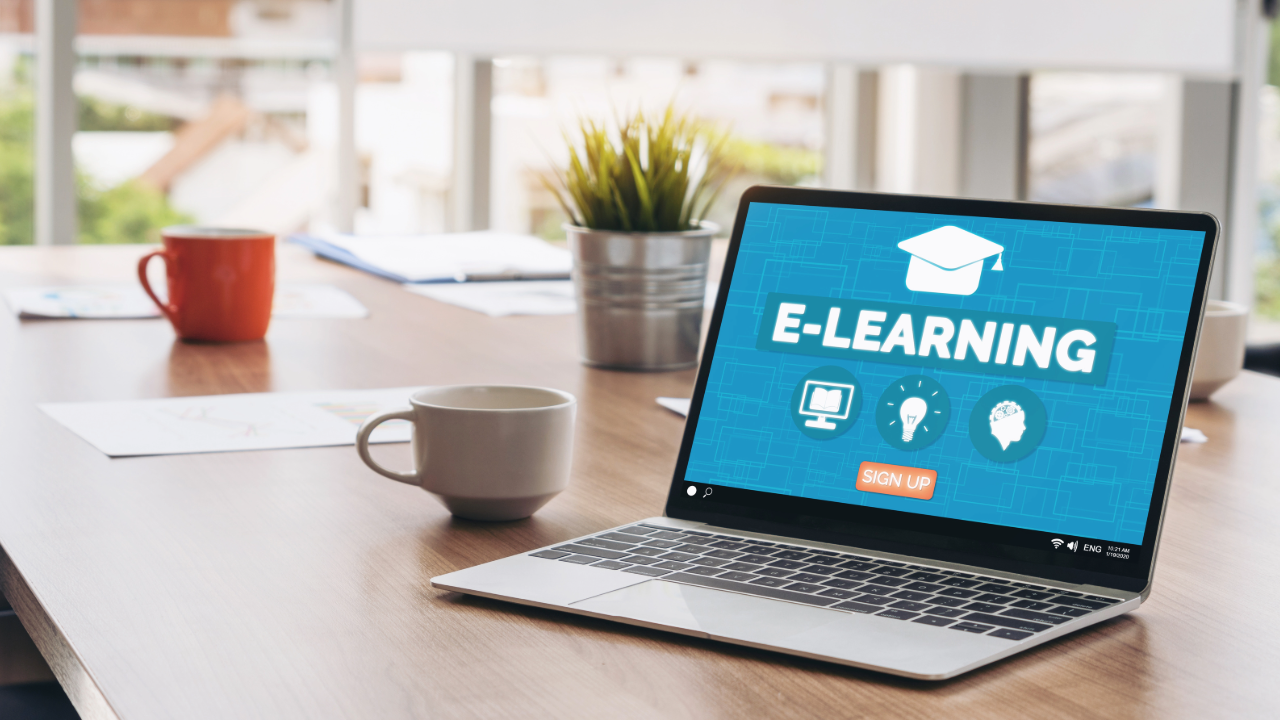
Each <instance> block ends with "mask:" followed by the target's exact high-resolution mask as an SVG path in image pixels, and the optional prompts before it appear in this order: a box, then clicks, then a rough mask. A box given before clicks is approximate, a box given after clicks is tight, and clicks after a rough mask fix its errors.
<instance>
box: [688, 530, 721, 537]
mask: <svg viewBox="0 0 1280 720" xmlns="http://www.w3.org/2000/svg"><path fill="white" fill-rule="evenodd" d="M684 534H685V535H697V536H698V537H705V538H710V537H715V535H712V534H711V533H704V532H698V531H697V530H685V531H684Z"/></svg>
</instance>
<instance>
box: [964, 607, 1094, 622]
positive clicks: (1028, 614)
mask: <svg viewBox="0 0 1280 720" xmlns="http://www.w3.org/2000/svg"><path fill="white" fill-rule="evenodd" d="M975 609H976V608H975ZM1000 614H1001V615H1004V616H1006V617H1015V618H1020V619H1022V620H1034V621H1035V622H1042V623H1049V624H1050V625H1061V624H1062V623H1064V622H1071V618H1069V617H1063V616H1061V615H1050V614H1048V613H1041V612H1032V611H1031V610H1019V609H1017V608H1008V609H1004V612H1002V613H1000Z"/></svg>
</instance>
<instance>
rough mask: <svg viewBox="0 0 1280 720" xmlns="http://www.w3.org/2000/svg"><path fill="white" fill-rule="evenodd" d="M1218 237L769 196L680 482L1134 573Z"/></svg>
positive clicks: (745, 504)
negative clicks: (1207, 263)
mask: <svg viewBox="0 0 1280 720" xmlns="http://www.w3.org/2000/svg"><path fill="white" fill-rule="evenodd" d="M1166 217H1167V216H1166ZM1205 243H1206V233H1205V232H1204V231H1203V230H1187V229H1169V228H1167V227H1165V228H1146V227H1134V226H1120V225H1101V224H1084V223H1071V222H1059V221H1053V222H1051V221H1046V220H1034V219H1009V218H1000V217H980V216H972V215H941V214H934V213H920V212H903V211H891V210H872V209H859V208H843V207H819V206H805V205H788V204H778V203H766V202H751V203H750V204H749V205H748V206H747V209H746V217H745V221H744V222H743V224H742V227H741V237H740V240H739V243H738V246H737V248H736V255H735V257H734V258H733V267H732V277H731V282H730V284H729V286H728V292H727V296H726V297H725V298H724V303H725V304H724V307H723V314H722V316H721V322H720V324H719V326H718V328H717V330H716V332H715V333H714V335H715V340H714V348H712V349H711V351H710V352H707V353H706V354H707V355H708V356H709V357H710V358H711V361H710V365H709V368H707V369H706V371H705V372H706V379H705V389H704V394H703V396H702V398H701V403H700V407H699V409H698V412H697V414H696V417H694V418H693V420H691V422H693V423H694V425H693V427H692V437H691V440H690V439H689V438H686V446H687V447H686V452H687V455H686V456H684V457H682V466H683V470H684V473H683V477H682V478H679V476H677V477H678V482H677V487H676V488H673V494H672V498H673V502H678V503H683V504H684V505H685V506H691V507H697V506H696V503H697V502H698V501H702V502H703V505H702V507H703V508H707V509H711V508H713V507H718V508H720V509H721V510H722V511H729V512H734V507H736V508H737V509H738V510H739V511H740V510H743V509H749V508H754V509H755V510H756V512H757V515H758V516H760V517H767V515H768V513H770V512H772V511H774V510H776V509H779V508H783V509H788V510H789V511H790V513H791V514H792V515H793V516H794V517H802V518H803V517H823V516H825V517H833V518H842V519H844V520H846V521H849V524H848V525H847V527H852V528H855V529H856V531H857V532H859V533H866V534H868V535H870V536H873V537H874V536H875V535H876V532H875V530H876V528H880V529H882V530H884V531H886V532H887V533H888V534H885V535H884V537H892V538H896V539H898V540H903V539H907V540H909V541H911V542H919V543H922V544H924V545H933V546H935V547H939V548H951V549H954V550H961V551H966V552H977V553H979V554H983V553H986V554H995V555H1002V556H1005V557H1010V558H1015V559H1021V560H1024V561H1030V562H1041V563H1049V564H1053V565H1057V566H1062V567H1068V568H1071V567H1074V568H1087V569H1091V570H1094V571H1098V572H1106V573H1118V574H1131V573H1132V572H1133V571H1136V570H1137V569H1138V568H1137V566H1138V565H1140V564H1141V563H1140V560H1141V558H1142V555H1143V549H1144V548H1143V546H1144V542H1149V541H1150V539H1151V538H1149V537H1148V520H1149V518H1150V515H1151V513H1152V512H1153V503H1152V498H1153V492H1154V491H1155V490H1156V487H1157V482H1158V479H1159V475H1160V472H1161V459H1162V453H1163V450H1164V448H1165V447H1166V442H1165V441H1166V438H1167V435H1168V430H1169V429H1170V424H1171V423H1172V424H1176V423H1177V419H1178V417H1179V413H1180V412H1181V406H1180V405H1179V406H1178V407H1174V405H1173V404H1174V402H1175V397H1176V398H1177V399H1178V402H1179V403H1180V401H1181V393H1180V392H1175V383H1176V382H1177V381H1178V378H1179V367H1180V362H1181V361H1182V360H1183V352H1184V344H1185V343H1184V341H1185V339H1186V335H1187V333H1188V328H1189V327H1190V328H1191V329H1192V330H1194V328H1195V324H1194V322H1190V323H1189V321H1190V320H1191V313H1192V312H1193V310H1195V311H1196V312H1197V314H1198V307H1199V306H1198V304H1196V303H1194V302H1193V300H1195V298H1196V296H1197V279H1198V275H1199V273H1200V270H1201V263H1202V256H1203V255H1204V252H1203V251H1204V249H1205ZM1184 372H1185V370H1184ZM1184 377H1185V376H1184ZM1170 447H1171V446H1170ZM1165 467H1166V468H1167V461H1166V464H1165ZM681 482H682V483H683V485H681V484H680V483H681ZM681 491H683V492H681ZM713 501H714V502H715V503H717V505H715V506H713V505H712V502H713ZM805 501H812V502H805ZM1158 511H1159V508H1158V507H1157V508H1155V512H1158ZM748 514H750V513H748ZM904 531H905V534H904ZM895 533H896V534H895ZM1148 550H1149V548H1148ZM1142 571H1143V574H1145V567H1144V568H1142Z"/></svg>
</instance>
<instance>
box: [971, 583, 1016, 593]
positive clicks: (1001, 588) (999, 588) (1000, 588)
mask: <svg viewBox="0 0 1280 720" xmlns="http://www.w3.org/2000/svg"><path fill="white" fill-rule="evenodd" d="M974 590H981V591H982V592H985V593H1005V594H1008V593H1011V592H1013V590H1014V588H1013V587H1012V586H1010V585H998V584H996V583H987V584H986V585H981V586H979V587H976V588H974Z"/></svg>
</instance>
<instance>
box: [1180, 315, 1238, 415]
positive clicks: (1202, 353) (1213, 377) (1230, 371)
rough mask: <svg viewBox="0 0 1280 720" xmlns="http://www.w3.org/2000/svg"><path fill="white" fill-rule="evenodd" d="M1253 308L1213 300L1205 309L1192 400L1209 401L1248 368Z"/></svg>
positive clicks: (1192, 383)
mask: <svg viewBox="0 0 1280 720" xmlns="http://www.w3.org/2000/svg"><path fill="white" fill-rule="evenodd" d="M1248 325H1249V308H1247V307H1245V306H1244V305H1240V304H1238V303H1233V302H1227V301H1225V300H1210V301H1209V304H1208V306H1207V307H1206V308H1205V310H1204V328H1203V329H1202V330H1201V331H1200V348H1199V350H1197V351H1196V364H1195V368H1194V369H1193V370H1192V372H1191V399H1192V400H1208V399H1209V396H1210V395H1212V394H1214V393H1215V392H1217V391H1218V388H1220V387H1222V386H1223V385H1226V384H1227V383H1229V382H1231V381H1232V380H1233V379H1235V377H1236V376H1237V375H1239V374H1240V369H1241V368H1243V367H1244V343H1245V333H1246V331H1247V330H1248Z"/></svg>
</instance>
